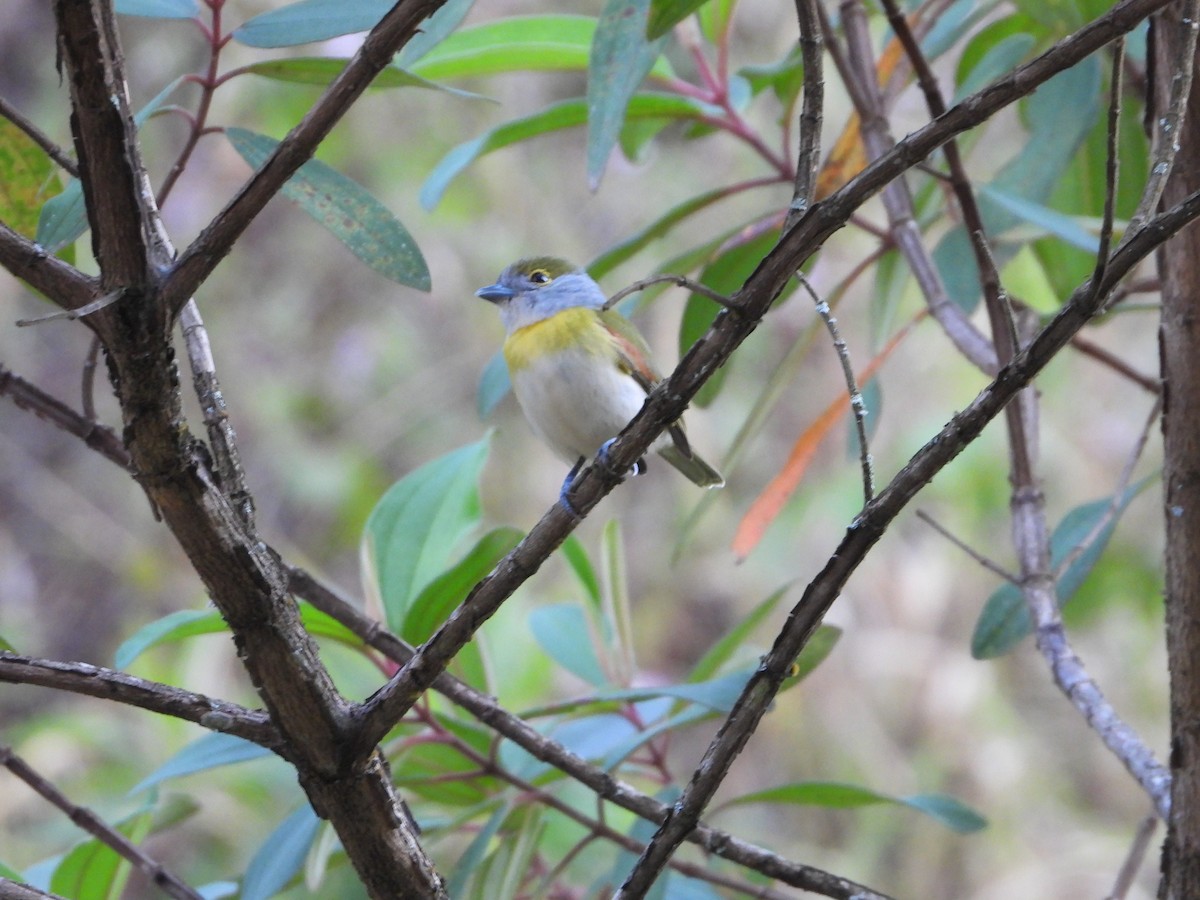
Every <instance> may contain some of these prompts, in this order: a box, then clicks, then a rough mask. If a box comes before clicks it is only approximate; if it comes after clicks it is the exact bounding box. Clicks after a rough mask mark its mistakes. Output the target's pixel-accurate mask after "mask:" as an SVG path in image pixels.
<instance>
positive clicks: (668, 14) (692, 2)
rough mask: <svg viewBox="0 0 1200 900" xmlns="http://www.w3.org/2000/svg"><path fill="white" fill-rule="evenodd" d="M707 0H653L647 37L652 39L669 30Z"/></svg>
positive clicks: (647, 20)
mask: <svg viewBox="0 0 1200 900" xmlns="http://www.w3.org/2000/svg"><path fill="white" fill-rule="evenodd" d="M706 2H707V0H651V3H650V14H649V16H648V17H647V19H646V37H647V38H649V39H650V40H654V39H655V38H660V37H662V36H664V35H665V34H666V33H667V32H668V31H670V30H671V29H672V28H674V27H675V26H676V25H678V24H679V23H680V22H682V21H683V20H684V19H686V18H687V17H688V16H690V15H691V14H692V13H694V12H695V11H696V10H698V9H699V8H700V7H701V6H703V5H704V4H705V3H706Z"/></svg>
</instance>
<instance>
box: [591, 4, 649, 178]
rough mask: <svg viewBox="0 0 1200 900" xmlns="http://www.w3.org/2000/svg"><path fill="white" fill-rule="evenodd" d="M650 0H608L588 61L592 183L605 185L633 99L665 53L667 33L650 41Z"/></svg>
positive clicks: (597, 25)
mask: <svg viewBox="0 0 1200 900" xmlns="http://www.w3.org/2000/svg"><path fill="white" fill-rule="evenodd" d="M649 4H650V0H607V2H606V3H605V4H604V9H603V11H602V12H601V13H600V20H599V22H597V24H596V36H595V38H594V39H593V41H592V52H591V57H590V58H589V61H588V83H587V105H588V140H587V174H588V185H589V186H590V187H591V189H592V190H593V191H594V190H596V188H598V187H599V186H600V179H601V177H602V176H603V175H604V167H605V166H606V165H607V164H608V157H609V155H610V154H611V153H612V150H613V147H615V146H616V145H617V139H618V138H619V137H620V135H621V126H622V125H623V124H624V122H625V110H626V109H627V108H628V106H629V101H630V99H632V97H633V95H634V94H635V93H636V92H637V89H638V88H639V87H641V85H642V82H643V81H645V80H646V76H647V75H649V74H650V70H651V68H653V66H654V62H655V60H657V59H658V57H659V55H660V54H661V53H662V47H663V43H664V42H665V40H666V39H665V38H660V39H658V40H656V41H647V40H646V39H645V37H643V34H644V32H645V22H646V16H647V14H648V12H649Z"/></svg>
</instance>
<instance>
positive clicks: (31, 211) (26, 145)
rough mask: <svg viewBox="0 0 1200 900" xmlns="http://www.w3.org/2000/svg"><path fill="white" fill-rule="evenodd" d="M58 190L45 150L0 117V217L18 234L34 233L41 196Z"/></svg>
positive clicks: (53, 166) (49, 194) (32, 235)
mask: <svg viewBox="0 0 1200 900" xmlns="http://www.w3.org/2000/svg"><path fill="white" fill-rule="evenodd" d="M60 190H61V188H60V186H59V180H58V173H57V171H56V167H55V165H54V162H53V161H52V160H51V159H50V157H49V156H48V155H47V154H46V151H45V150H43V149H42V148H41V147H39V146H38V145H37V143H36V142H35V141H34V140H33V139H32V138H31V137H29V135H27V134H26V133H25V132H24V131H22V130H21V129H20V128H18V127H17V126H16V125H14V124H13V123H12V122H10V121H9V120H8V119H3V118H0V221H3V222H4V223H6V224H7V225H8V226H9V227H10V228H11V229H12V230H13V231H15V232H17V233H18V234H21V235H24V236H25V237H28V238H32V237H34V235H35V234H36V233H37V228H38V210H39V209H40V208H41V206H42V200H43V198H45V197H53V196H54V195H55V194H57V193H59V191H60ZM43 246H45V245H43Z"/></svg>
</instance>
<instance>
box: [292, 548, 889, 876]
mask: <svg viewBox="0 0 1200 900" xmlns="http://www.w3.org/2000/svg"><path fill="white" fill-rule="evenodd" d="M288 571H289V574H290V576H291V582H290V585H289V587H290V589H291V590H292V591H294V592H295V593H296V594H297V595H298V596H300V597H303V598H304V599H305V600H307V601H308V602H309V603H311V604H312V605H313V606H315V607H316V608H317V609H319V610H321V612H324V613H326V614H327V615H329V616H331V617H332V618H334V619H336V620H337V621H338V622H340V623H341V624H342V625H345V626H346V627H347V628H349V629H350V630H351V631H352V632H354V634H356V635H357V636H358V637H359V638H361V639H362V640H363V642H364V643H366V644H368V645H369V646H371V647H373V648H374V649H376V650H378V651H379V652H380V653H383V654H384V655H385V656H387V657H388V658H389V659H391V660H394V661H395V662H397V663H400V664H401V665H403V664H405V663H407V662H408V661H409V660H410V659H412V657H413V654H414V650H413V648H412V647H410V646H408V645H407V644H405V643H404V642H403V641H402V640H400V638H398V637H396V636H395V635H394V634H392V633H391V632H390V631H388V630H387V629H386V628H384V627H383V626H382V625H381V624H380V623H379V622H377V621H376V620H374V619H371V618H369V617H368V616H366V615H365V614H364V613H362V612H361V611H360V610H359V609H358V608H357V607H356V606H355V605H354V604H353V603H352V602H350V601H349V600H347V599H345V598H343V597H341V596H340V595H339V594H338V593H336V592H335V591H334V590H332V589H331V588H330V587H328V586H327V585H325V584H323V583H322V582H320V581H318V580H317V579H316V578H314V577H313V576H312V575H310V574H309V573H308V572H305V571H304V570H303V569H299V568H296V567H290V568H289V570H288ZM432 687H433V689H434V690H436V691H437V692H438V693H440V694H442V695H443V696H444V697H446V698H447V699H449V700H450V701H452V702H453V703H455V704H456V705H458V706H459V707H461V708H462V709H464V710H466V711H467V712H468V713H470V714H471V715H472V716H474V717H475V718H476V719H478V720H479V721H480V722H481V723H483V724H484V725H486V726H488V727H489V728H491V729H492V730H493V731H495V732H496V733H497V734H499V735H501V736H502V737H504V738H507V739H508V740H510V741H512V742H513V743H514V744H516V745H517V746H519V747H521V748H522V749H524V750H526V751H528V752H529V753H530V754H531V755H532V756H533V757H534V758H536V759H539V760H541V761H542V762H545V763H548V764H549V765H552V766H554V767H555V768H557V769H559V770H560V771H562V772H564V773H566V774H567V775H570V776H571V777H572V778H574V779H575V780H576V781H578V782H579V783H580V784H582V785H584V786H585V787H587V788H589V789H590V790H592V791H594V792H595V794H596V796H597V798H598V801H599V800H600V799H602V800H607V801H609V802H611V803H613V804H615V805H616V806H619V807H621V808H622V809H626V810H628V811H630V812H632V813H634V814H636V815H638V816H640V817H641V818H643V819H646V820H648V821H651V822H662V821H663V820H664V819H665V818H666V817H667V814H668V811H669V810H668V807H666V806H664V805H663V804H662V803H661V802H659V801H658V800H655V799H653V798H652V797H649V796H647V795H645V794H643V793H642V792H640V791H637V790H635V789H634V788H632V787H630V786H629V785H627V784H625V783H624V782H622V781H619V780H618V779H616V778H614V777H613V776H612V775H611V774H610V773H609V772H607V771H605V770H603V769H600V768H599V767H597V766H593V765H592V764H590V763H589V762H587V761H586V760H585V759H583V758H582V757H580V756H577V755H576V754H575V753H573V752H571V751H570V750H568V749H566V748H565V747H563V746H562V745H561V744H559V743H557V742H556V741H553V740H551V739H550V738H548V737H546V736H545V735H544V734H542V733H541V732H540V731H537V730H536V729H534V728H533V727H531V726H530V725H529V724H528V723H527V722H526V721H525V720H524V719H522V718H520V717H518V716H515V715H513V714H512V713H510V712H509V711H508V710H506V709H504V708H503V707H502V706H500V705H499V704H498V703H497V702H496V700H495V699H494V698H492V697H489V696H487V695H485V694H482V693H480V692H479V691H476V690H475V689H474V688H472V687H470V686H469V685H467V684H465V683H464V682H462V681H459V680H458V679H457V678H454V677H453V676H451V675H449V674H448V673H445V672H443V673H442V674H441V675H439V676H438V677H437V679H435V680H434V682H433V685H432ZM600 818H601V821H602V820H603V819H602V817H600ZM688 840H689V841H691V842H692V843H694V844H697V845H699V846H700V847H702V848H704V849H705V850H707V851H708V852H709V853H713V854H715V855H717V856H720V857H722V858H723V859H727V860H729V861H730V862H734V863H737V864H738V865H742V866H746V867H747V868H750V869H753V870H755V871H757V872H760V873H762V874H763V875H766V876H767V877H769V878H773V879H775V880H777V881H781V882H783V883H784V884H788V885H791V886H792V887H796V888H800V889H802V890H807V891H812V892H814V893H818V894H821V895H823V896H826V897H840V898H846V900H849V898H853V897H861V898H863V900H869V898H878V897H880V896H882V895H880V894H878V893H876V892H875V891H872V890H871V889H870V888H867V887H865V886H863V885H860V884H856V883H855V882H852V881H849V880H847V879H844V878H840V877H838V876H836V875H833V874H831V873H829V872H824V871H822V870H821V869H817V868H814V867H812V866H807V865H803V864H801V863H795V862H792V861H790V860H787V859H785V858H783V857H781V856H779V855H778V854H775V853H772V852H771V851H769V850H764V849H763V848H761V847H757V846H755V845H753V844H750V843H748V842H746V841H743V840H741V839H740V838H737V837H734V836H733V835H731V834H729V833H728V832H725V831H721V830H720V829H717V828H712V827H710V826H708V825H706V824H704V823H700V824H698V825H697V827H696V828H695V830H693V831H692V832H691V834H689V835H688Z"/></svg>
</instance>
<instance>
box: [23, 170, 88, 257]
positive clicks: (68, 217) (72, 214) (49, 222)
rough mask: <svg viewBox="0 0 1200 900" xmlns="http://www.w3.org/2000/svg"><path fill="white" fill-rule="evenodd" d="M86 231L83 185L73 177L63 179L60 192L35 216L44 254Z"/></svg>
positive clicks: (67, 244) (57, 248) (69, 243)
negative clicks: (63, 183) (65, 181)
mask: <svg viewBox="0 0 1200 900" xmlns="http://www.w3.org/2000/svg"><path fill="white" fill-rule="evenodd" d="M87 230H88V220H87V206H86V204H85V203H84V201H83V185H82V184H80V183H79V181H78V180H77V179H75V178H69V179H67V185H66V187H64V188H63V189H62V192H61V193H59V194H57V195H56V196H54V197H51V198H50V199H49V200H47V201H46V202H45V203H44V204H43V205H42V210H41V213H40V215H39V216H38V224H37V237H35V238H34V240H36V241H37V242H38V243H39V244H41V245H42V246H43V247H44V248H45V249H46V252H47V253H57V252H58V251H59V250H62V249H63V248H64V247H69V246H70V245H71V244H74V243H75V241H77V240H78V239H79V236H80V235H82V234H83V233H84V232H85V231H87Z"/></svg>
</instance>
